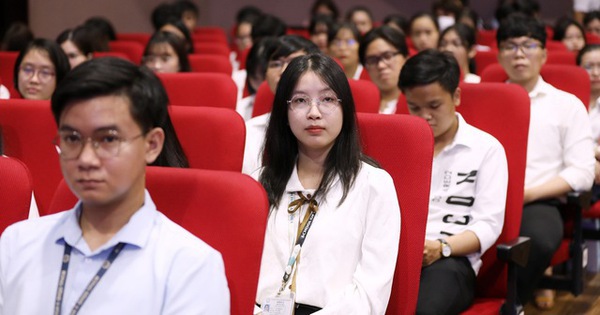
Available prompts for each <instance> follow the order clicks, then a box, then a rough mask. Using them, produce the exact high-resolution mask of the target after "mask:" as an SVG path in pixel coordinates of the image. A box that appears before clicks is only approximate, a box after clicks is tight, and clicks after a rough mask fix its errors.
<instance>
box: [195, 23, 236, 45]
mask: <svg viewBox="0 0 600 315" xmlns="http://www.w3.org/2000/svg"><path fill="white" fill-rule="evenodd" d="M192 40H193V41H194V42H213V43H221V44H225V45H228V42H227V33H226V32H225V30H224V29H223V28H221V27H218V26H201V27H197V28H196V29H195V30H194V33H192Z"/></svg>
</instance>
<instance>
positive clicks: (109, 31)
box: [84, 16, 117, 51]
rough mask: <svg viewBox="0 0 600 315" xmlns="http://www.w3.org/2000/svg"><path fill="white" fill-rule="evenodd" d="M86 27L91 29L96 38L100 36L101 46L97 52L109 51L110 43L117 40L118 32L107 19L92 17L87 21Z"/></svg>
mask: <svg viewBox="0 0 600 315" xmlns="http://www.w3.org/2000/svg"><path fill="white" fill-rule="evenodd" d="M84 25H85V26H87V27H90V28H91V29H92V30H93V32H94V33H95V34H96V36H99V39H100V43H101V45H100V47H99V49H98V50H97V51H108V50H109V47H108V42H109V41H111V40H116V39H117V32H116V31H115V28H114V27H113V25H112V23H111V22H110V21H109V20H108V19H107V18H105V17H102V16H94V17H91V18H89V19H87V20H86V21H85V23H84Z"/></svg>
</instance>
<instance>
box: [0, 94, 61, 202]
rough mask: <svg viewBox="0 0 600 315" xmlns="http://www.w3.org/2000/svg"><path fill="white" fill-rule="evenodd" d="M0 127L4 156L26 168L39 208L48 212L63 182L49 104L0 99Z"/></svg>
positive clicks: (54, 124)
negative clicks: (17, 161)
mask: <svg viewBox="0 0 600 315" xmlns="http://www.w3.org/2000/svg"><path fill="white" fill-rule="evenodd" d="M0 127H1V128H2V138H3V139H2V141H3V145H4V154H6V155H7V156H10V157H14V158H17V159H19V160H21V161H22V162H23V163H25V165H27V168H29V171H30V172H31V176H32V178H33V192H34V195H35V199H36V202H37V205H38V209H39V211H40V213H42V214H43V213H46V211H47V210H48V206H49V205H50V201H51V200H52V195H54V191H55V190H56V187H57V186H58V183H59V182H60V180H61V179H62V173H61V170H60V164H59V160H58V154H57V153H56V149H55V147H54V144H53V143H52V141H53V139H54V137H55V136H56V132H57V129H56V123H55V122H54V118H53V116H52V112H51V111H50V102H48V101H32V100H24V99H18V100H0Z"/></svg>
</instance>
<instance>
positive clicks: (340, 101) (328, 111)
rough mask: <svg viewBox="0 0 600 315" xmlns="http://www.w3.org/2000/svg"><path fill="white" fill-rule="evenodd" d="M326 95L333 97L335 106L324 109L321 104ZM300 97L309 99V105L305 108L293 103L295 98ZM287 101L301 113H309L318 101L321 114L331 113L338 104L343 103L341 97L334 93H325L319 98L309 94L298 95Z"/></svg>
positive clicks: (295, 110)
mask: <svg viewBox="0 0 600 315" xmlns="http://www.w3.org/2000/svg"><path fill="white" fill-rule="evenodd" d="M326 97H331V98H332V99H333V101H332V102H331V104H333V106H331V108H330V109H326V110H323V109H325V108H323V107H321V105H322V104H323V98H326ZM299 98H304V99H307V102H306V104H308V106H307V107H306V108H305V109H303V110H301V109H299V108H297V106H295V105H294V104H293V103H292V102H293V101H294V100H296V99H299ZM313 101H314V102H313ZM286 103H287V104H288V106H289V108H290V109H291V110H292V111H294V112H296V113H300V114H302V113H308V112H309V111H310V110H311V109H312V105H313V103H316V104H317V109H318V110H319V112H320V113H321V114H329V113H331V112H333V110H334V109H335V107H336V106H339V105H340V104H341V103H342V100H341V99H340V98H338V97H337V96H332V95H324V96H320V97H319V98H312V97H310V96H308V95H298V96H294V97H292V98H291V99H289V100H287V101H286ZM303 106H304V105H303Z"/></svg>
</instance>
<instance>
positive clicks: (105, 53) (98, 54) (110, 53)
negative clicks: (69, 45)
mask: <svg viewBox="0 0 600 315" xmlns="http://www.w3.org/2000/svg"><path fill="white" fill-rule="evenodd" d="M93 55H94V58H102V57H117V58H121V59H125V60H127V61H131V59H129V56H127V54H124V53H122V52H117V51H95V52H94V53H93Z"/></svg>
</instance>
